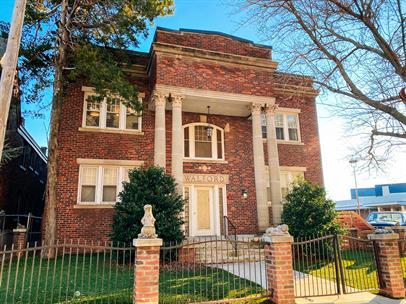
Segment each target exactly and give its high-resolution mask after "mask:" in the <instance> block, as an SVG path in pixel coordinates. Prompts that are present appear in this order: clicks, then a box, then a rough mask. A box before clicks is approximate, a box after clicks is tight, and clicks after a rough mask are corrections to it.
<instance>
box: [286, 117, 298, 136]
mask: <svg viewBox="0 0 406 304" xmlns="http://www.w3.org/2000/svg"><path fill="white" fill-rule="evenodd" d="M287 120H288V135H289V140H294V141H298V140H299V136H298V132H297V115H287Z"/></svg>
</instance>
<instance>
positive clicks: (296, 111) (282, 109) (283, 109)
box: [275, 107, 301, 113]
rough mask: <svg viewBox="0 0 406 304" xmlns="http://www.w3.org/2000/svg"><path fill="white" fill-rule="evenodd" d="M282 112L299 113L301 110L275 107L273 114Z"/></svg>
mask: <svg viewBox="0 0 406 304" xmlns="http://www.w3.org/2000/svg"><path fill="white" fill-rule="evenodd" d="M278 112H283V113H300V112H301V110H300V109H298V108H284V107H277V108H276V110H275V113H278Z"/></svg>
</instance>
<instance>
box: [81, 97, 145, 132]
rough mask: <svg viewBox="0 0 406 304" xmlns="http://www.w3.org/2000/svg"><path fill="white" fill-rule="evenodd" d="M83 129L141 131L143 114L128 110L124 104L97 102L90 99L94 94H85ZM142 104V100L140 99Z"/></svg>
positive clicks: (115, 101) (118, 102) (116, 101)
mask: <svg viewBox="0 0 406 304" xmlns="http://www.w3.org/2000/svg"><path fill="white" fill-rule="evenodd" d="M84 95H85V97H84V112H83V122H82V127H84V128H100V129H110V130H129V131H131V130H132V131H141V120H142V113H138V112H136V111H134V110H133V109H131V108H127V107H126V106H125V105H124V104H123V103H122V102H120V101H118V100H114V101H111V102H106V100H103V101H97V100H94V99H90V98H89V97H91V96H95V94H94V93H91V92H85V94H84ZM140 102H142V98H141V97H140Z"/></svg>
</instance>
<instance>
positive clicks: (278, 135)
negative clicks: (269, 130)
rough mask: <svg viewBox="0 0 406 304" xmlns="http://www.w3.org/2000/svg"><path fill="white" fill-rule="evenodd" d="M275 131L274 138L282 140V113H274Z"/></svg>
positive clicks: (283, 135) (283, 137)
mask: <svg viewBox="0 0 406 304" xmlns="http://www.w3.org/2000/svg"><path fill="white" fill-rule="evenodd" d="M275 132H276V139H279V140H284V139H285V134H284V131H283V115H282V114H276V115H275Z"/></svg>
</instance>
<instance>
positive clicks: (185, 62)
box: [57, 29, 323, 240]
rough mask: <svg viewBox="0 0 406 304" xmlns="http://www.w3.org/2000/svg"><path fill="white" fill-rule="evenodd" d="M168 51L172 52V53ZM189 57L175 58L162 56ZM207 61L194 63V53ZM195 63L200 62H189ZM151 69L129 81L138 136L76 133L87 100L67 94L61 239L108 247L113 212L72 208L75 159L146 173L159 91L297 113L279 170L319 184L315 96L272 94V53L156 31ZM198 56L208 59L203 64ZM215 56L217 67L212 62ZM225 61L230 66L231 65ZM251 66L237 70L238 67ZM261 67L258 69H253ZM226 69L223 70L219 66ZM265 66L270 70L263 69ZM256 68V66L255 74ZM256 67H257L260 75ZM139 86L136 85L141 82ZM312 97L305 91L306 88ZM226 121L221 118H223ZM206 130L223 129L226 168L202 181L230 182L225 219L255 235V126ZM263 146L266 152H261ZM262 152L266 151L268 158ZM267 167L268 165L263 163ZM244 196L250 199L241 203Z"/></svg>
mask: <svg viewBox="0 0 406 304" xmlns="http://www.w3.org/2000/svg"><path fill="white" fill-rule="evenodd" d="M171 45H172V46H171ZM162 47H165V48H167V49H172V50H176V51H183V52H189V53H190V55H188V56H186V55H184V56H180V55H175V54H172V53H170V52H169V53H168V52H167V51H165V52H163V51H160V48H162ZM199 51H201V52H204V54H199V55H196V52H199ZM195 55H196V56H200V57H199V58H200V59H196V58H194V56H195ZM149 56H151V60H150V62H151V64H150V66H148V69H147V66H145V69H146V75H148V76H147V77H146V76H145V75H144V77H142V78H137V77H138V76H137V75H136V76H134V79H135V83H136V84H137V85H138V86H139V90H140V92H144V93H145V111H144V113H143V117H142V132H143V135H136V134H115V133H105V132H86V131H80V130H79V128H80V127H81V126H82V116H83V102H84V92H83V91H82V83H81V82H77V83H74V84H71V85H70V86H69V87H68V89H67V94H66V96H65V100H64V104H63V108H62V114H61V128H60V131H59V138H58V140H59V162H58V206H57V229H58V232H57V234H58V238H60V239H62V238H84V239H89V240H108V234H109V231H110V224H111V217H112V214H113V209H111V208H86V209H84V208H77V207H78V206H77V197H78V178H79V165H78V163H77V158H85V159H110V160H137V161H144V165H145V166H150V165H152V164H153V162H154V123H155V117H154V111H152V110H150V107H149V105H148V102H149V100H150V94H151V90H152V89H153V88H154V87H155V85H156V84H159V85H170V86H177V87H185V88H192V89H202V90H210V91H220V92H226V93H236V94H245V95H255V96H269V97H276V103H277V104H279V106H280V107H285V108H295V109H300V114H299V122H300V131H301V141H302V143H303V144H301V145H292V144H279V145H278V150H279V159H280V165H281V166H298V167H306V172H305V177H306V178H307V179H309V180H310V181H312V182H317V183H321V184H322V183H323V178H322V169H321V155H320V145H319V136H318V129H317V115H316V105H315V95H314V94H313V95H304V96H300V95H297V94H295V95H294V96H293V95H291V94H285V93H284V92H283V90H281V89H280V88H279V89H278V90H275V89H274V88H275V87H276V85H274V80H273V79H274V77H273V73H274V68H275V66H273V64H274V63H273V62H272V61H271V58H270V57H271V49H270V48H267V47H262V46H257V45H253V44H252V43H249V42H246V41H241V40H237V39H233V38H231V37H225V36H222V35H218V34H207V33H193V32H182V31H180V32H178V31H167V30H162V29H159V30H158V31H157V34H156V36H155V42H154V45H153V47H152V51H151V53H150V54H149ZM202 56H203V57H205V58H204V59H202ZM215 56H216V58H217V59H216V60H214V59H213V58H214V57H215ZM230 58H232V59H233V60H234V61H233V62H231V61H230V60H231V59H230ZM244 58H245V59H246V60H248V61H249V60H252V62H253V64H252V65H249V64H238V60H242V59H244ZM256 60H259V63H258V62H257V61H256ZM223 61H224V62H223ZM265 61H267V62H268V66H266V64H265V63H264V62H265ZM255 65H257V66H255ZM259 65H261V67H259ZM138 79H140V80H138ZM307 89H309V88H307ZM225 114H226V113H225ZM182 120H183V121H182V123H183V124H188V123H192V122H199V113H186V112H183V114H182ZM210 122H211V123H213V124H215V125H217V126H219V127H220V128H225V126H226V125H228V128H227V130H225V133H224V147H225V151H224V153H225V160H226V161H227V163H210V164H207V168H206V171H205V172H204V173H213V174H228V175H229V179H230V182H229V184H228V185H227V190H226V191H227V210H228V217H229V218H230V219H231V220H232V221H233V223H234V224H235V225H236V226H237V227H238V233H243V234H252V233H257V232H258V225H257V206H256V199H255V180H254V163H253V155H252V154H253V152H252V150H253V144H252V126H251V120H250V119H248V117H237V116H227V115H211V116H210ZM171 125H172V115H171V111H170V110H168V111H166V164H167V167H166V170H167V172H169V173H170V172H171V134H172V133H171V130H172V127H171ZM265 147H266V145H264V148H265ZM265 152H266V150H265ZM265 159H266V158H265ZM203 164H204V163H195V162H187V161H186V162H184V173H203V172H202V171H201V169H199V166H201V165H203ZM242 189H247V192H248V194H249V195H248V197H247V199H242V198H241V191H242Z"/></svg>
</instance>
